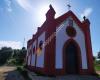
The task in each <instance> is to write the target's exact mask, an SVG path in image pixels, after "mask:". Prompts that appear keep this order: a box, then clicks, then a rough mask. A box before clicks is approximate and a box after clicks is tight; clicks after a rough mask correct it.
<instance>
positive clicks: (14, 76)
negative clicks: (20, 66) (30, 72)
mask: <svg viewBox="0 0 100 80" xmlns="http://www.w3.org/2000/svg"><path fill="white" fill-rule="evenodd" d="M0 80H24V79H23V77H22V76H21V75H20V74H19V72H17V71H16V67H11V66H1V67H0Z"/></svg>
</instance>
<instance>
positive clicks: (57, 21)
mask: <svg viewBox="0 0 100 80" xmlns="http://www.w3.org/2000/svg"><path fill="white" fill-rule="evenodd" d="M68 17H71V18H72V19H73V20H74V21H75V22H76V24H78V26H80V27H81V26H82V23H81V21H80V20H79V19H78V18H77V17H76V15H75V14H74V13H73V12H72V11H71V10H70V11H68V12H67V13H65V14H63V15H61V16H60V17H58V18H56V19H55V20H56V23H57V25H59V24H61V23H62V22H63V21H64V20H65V19H66V18H68Z"/></svg>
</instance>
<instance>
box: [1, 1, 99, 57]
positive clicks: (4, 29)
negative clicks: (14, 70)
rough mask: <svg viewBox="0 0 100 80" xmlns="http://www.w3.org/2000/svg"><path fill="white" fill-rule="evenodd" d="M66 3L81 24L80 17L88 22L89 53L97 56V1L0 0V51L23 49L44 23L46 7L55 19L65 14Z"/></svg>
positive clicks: (66, 9)
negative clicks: (90, 42) (90, 50)
mask: <svg viewBox="0 0 100 80" xmlns="http://www.w3.org/2000/svg"><path fill="white" fill-rule="evenodd" d="M68 3H70V5H71V10H72V11H73V13H75V15H76V16H77V17H78V18H79V19H80V20H81V21H82V20H83V18H82V17H83V16H86V17H87V18H88V19H89V20H90V22H91V26H90V30H91V40H92V49H93V54H94V55H95V56H96V55H97V52H98V51H100V44H99V43H100V36H99V34H100V27H99V26H100V17H99V14H100V9H99V5H100V0H0V48H1V47H3V46H7V47H12V48H13V49H20V48H22V46H23V45H24V46H26V45H27V41H28V39H30V38H32V35H33V34H35V33H36V31H37V27H40V26H41V25H42V24H43V22H44V21H45V14H46V12H47V10H48V9H49V5H50V4H52V6H53V7H54V9H55V11H56V17H58V16H60V15H63V14H64V13H66V12H67V11H68V7H67V4H68ZM24 38H25V41H24ZM24 42H25V43H24Z"/></svg>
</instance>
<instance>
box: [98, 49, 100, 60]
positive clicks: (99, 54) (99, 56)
mask: <svg viewBox="0 0 100 80" xmlns="http://www.w3.org/2000/svg"><path fill="white" fill-rule="evenodd" d="M98 59H100V51H99V52H98Z"/></svg>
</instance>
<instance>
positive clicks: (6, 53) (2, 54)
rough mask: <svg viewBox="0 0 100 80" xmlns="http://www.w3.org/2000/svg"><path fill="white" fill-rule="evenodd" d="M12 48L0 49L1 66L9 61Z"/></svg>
mask: <svg viewBox="0 0 100 80" xmlns="http://www.w3.org/2000/svg"><path fill="white" fill-rule="evenodd" d="M12 51H13V50H12V48H10V47H2V48H1V50H0V65H3V64H5V63H6V62H7V60H9V59H10V57H11V56H12Z"/></svg>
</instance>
